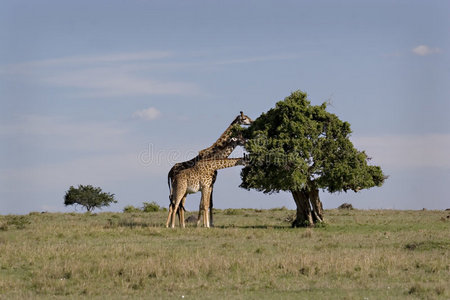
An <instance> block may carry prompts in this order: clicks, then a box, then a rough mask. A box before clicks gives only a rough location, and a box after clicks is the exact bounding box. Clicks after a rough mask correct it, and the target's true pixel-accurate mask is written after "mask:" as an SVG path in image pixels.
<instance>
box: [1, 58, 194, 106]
mask: <svg viewBox="0 0 450 300" xmlns="http://www.w3.org/2000/svg"><path fill="white" fill-rule="evenodd" d="M171 56H172V53H171V52H137V53H121V54H106V55H98V56H71V57H66V58H56V59H47V60H41V61H32V62H25V63H19V64H14V65H7V66H4V67H1V68H0V75H6V76H9V78H16V79H18V80H21V81H28V82H33V83H38V84H41V85H46V86H50V87H60V88H66V89H70V95H71V96H74V97H82V98H105V97H125V96H148V95H199V94H203V92H202V91H201V89H200V88H199V87H198V86H197V85H196V84H195V83H191V82H183V81H173V80H170V79H169V80H160V79H155V75H153V74H152V75H150V74H148V72H149V71H153V70H152V67H151V64H152V63H153V62H154V61H157V60H161V59H164V58H170V57H171ZM166 63H169V62H166ZM163 64H164V63H163ZM145 66H147V67H145ZM153 73H154V72H153Z"/></svg>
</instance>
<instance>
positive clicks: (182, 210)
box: [178, 195, 186, 228]
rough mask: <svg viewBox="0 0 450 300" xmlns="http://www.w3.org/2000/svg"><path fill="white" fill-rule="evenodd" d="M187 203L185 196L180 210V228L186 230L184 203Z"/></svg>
mask: <svg viewBox="0 0 450 300" xmlns="http://www.w3.org/2000/svg"><path fill="white" fill-rule="evenodd" d="M185 202H186V195H184V197H183V199H181V206H180V207H179V208H178V210H179V215H178V216H179V217H180V226H181V228H185V227H186V224H185V223H184V203H185Z"/></svg>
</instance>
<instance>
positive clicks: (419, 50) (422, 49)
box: [411, 45, 442, 56]
mask: <svg viewBox="0 0 450 300" xmlns="http://www.w3.org/2000/svg"><path fill="white" fill-rule="evenodd" d="M411 51H412V53H414V54H416V55H419V56H427V55H432V54H437V53H441V52H442V50H441V49H440V48H431V47H429V46H427V45H419V46H417V47H414V48H413V49H411Z"/></svg>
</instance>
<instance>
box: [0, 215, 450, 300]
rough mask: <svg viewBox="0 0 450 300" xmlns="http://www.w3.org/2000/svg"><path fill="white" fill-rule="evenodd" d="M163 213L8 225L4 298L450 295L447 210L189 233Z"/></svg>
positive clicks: (239, 220)
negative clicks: (170, 226)
mask: <svg viewBox="0 0 450 300" xmlns="http://www.w3.org/2000/svg"><path fill="white" fill-rule="evenodd" d="M166 214H167V212H161V211H160V212H152V213H139V212H136V213H100V214H75V213H71V214H48V213H45V214H39V213H30V214H29V215H27V216H0V298H1V299H17V298H21V299H22V298H67V297H69V298H77V299H78V298H89V299H91V298H102V299H103V298H113V299H115V298H163V299H165V298H172V299H173V298H175V299H177V298H178V299H181V298H182V296H184V299H210V298H215V297H220V298H224V297H226V298H234V299H248V298H249V299H261V298H262V299H272V298H283V299H311V298H316V299H449V298H450V291H449V288H448V282H450V261H449V252H450V251H449V249H450V238H449V232H450V230H449V229H450V221H449V218H447V216H448V215H449V212H445V211H392V210H368V211H361V210H351V211H341V210H327V211H326V212H325V216H326V221H327V224H326V225H325V226H322V227H320V228H313V229H292V228H290V223H289V221H290V220H292V216H293V215H294V212H293V211H289V210H287V209H285V208H282V209H272V210H253V209H239V210H217V212H216V214H215V218H214V221H215V224H216V227H215V228H210V229H205V228H196V227H194V226H193V225H189V226H188V228H186V229H184V230H183V229H179V228H176V229H166V228H164V227H163V225H164V222H165V220H166V217H167V216H166ZM189 214H191V213H188V214H187V215H189ZM192 214H196V213H195V212H192Z"/></svg>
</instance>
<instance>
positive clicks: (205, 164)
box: [197, 157, 244, 171]
mask: <svg viewBox="0 0 450 300" xmlns="http://www.w3.org/2000/svg"><path fill="white" fill-rule="evenodd" d="M242 165H244V159H243V158H242V157H239V158H225V159H206V160H201V161H199V162H198V163H197V166H198V168H200V169H203V168H206V169H209V170H213V171H215V170H220V169H225V168H231V167H234V166H242Z"/></svg>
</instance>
